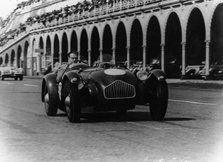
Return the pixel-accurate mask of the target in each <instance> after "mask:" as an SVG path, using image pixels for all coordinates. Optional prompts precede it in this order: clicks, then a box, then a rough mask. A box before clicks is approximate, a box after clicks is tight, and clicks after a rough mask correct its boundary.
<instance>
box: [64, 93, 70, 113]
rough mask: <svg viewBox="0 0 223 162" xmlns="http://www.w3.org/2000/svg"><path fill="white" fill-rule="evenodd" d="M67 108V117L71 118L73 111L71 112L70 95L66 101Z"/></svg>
mask: <svg viewBox="0 0 223 162" xmlns="http://www.w3.org/2000/svg"><path fill="white" fill-rule="evenodd" d="M65 107H66V112H67V115H68V116H70V113H71V110H70V95H68V96H67V97H66V99H65Z"/></svg>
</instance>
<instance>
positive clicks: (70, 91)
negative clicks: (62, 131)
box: [64, 80, 81, 123]
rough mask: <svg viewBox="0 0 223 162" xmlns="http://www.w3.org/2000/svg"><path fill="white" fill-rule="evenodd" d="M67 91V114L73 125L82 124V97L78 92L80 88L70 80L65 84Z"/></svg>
mask: <svg viewBox="0 0 223 162" xmlns="http://www.w3.org/2000/svg"><path fill="white" fill-rule="evenodd" d="M64 91H65V94H66V95H65V103H64V105H65V110H66V113H67V117H68V120H69V121H70V122H71V123H78V122H80V115H81V104H80V95H79V92H78V87H77V86H76V85H74V84H71V83H70V82H69V81H68V80H67V81H65V83H64Z"/></svg>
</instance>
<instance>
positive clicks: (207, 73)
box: [205, 40, 210, 76]
mask: <svg viewBox="0 0 223 162" xmlns="http://www.w3.org/2000/svg"><path fill="white" fill-rule="evenodd" d="M205 44H206V51H205V52H206V56H205V59H206V60H205V66H206V72H205V75H206V76H209V69H210V40H206V41H205Z"/></svg>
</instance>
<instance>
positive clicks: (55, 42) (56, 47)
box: [53, 34, 60, 63]
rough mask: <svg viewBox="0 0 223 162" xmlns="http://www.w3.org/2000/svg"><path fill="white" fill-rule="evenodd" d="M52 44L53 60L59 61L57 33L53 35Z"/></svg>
mask: <svg viewBox="0 0 223 162" xmlns="http://www.w3.org/2000/svg"><path fill="white" fill-rule="evenodd" d="M53 40H54V42H53V43H54V45H53V48H54V49H53V62H54V63H55V62H59V61H60V55H59V53H60V41H59V37H58V35H57V34H55V35H54V39H53Z"/></svg>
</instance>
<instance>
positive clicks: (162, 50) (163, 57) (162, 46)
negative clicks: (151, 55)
mask: <svg viewBox="0 0 223 162" xmlns="http://www.w3.org/2000/svg"><path fill="white" fill-rule="evenodd" d="M160 46H161V70H163V71H165V56H164V48H165V44H161V45H160Z"/></svg>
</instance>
